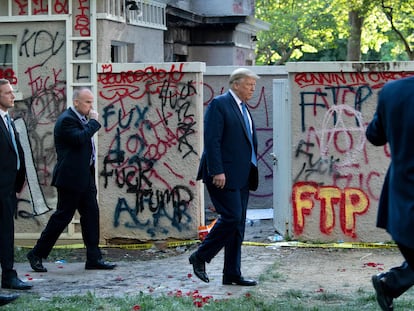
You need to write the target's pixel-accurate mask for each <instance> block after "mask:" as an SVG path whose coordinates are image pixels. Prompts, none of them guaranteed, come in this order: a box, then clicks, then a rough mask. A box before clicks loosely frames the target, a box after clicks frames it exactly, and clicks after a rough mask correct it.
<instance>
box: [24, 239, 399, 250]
mask: <svg viewBox="0 0 414 311" xmlns="http://www.w3.org/2000/svg"><path fill="white" fill-rule="evenodd" d="M197 243H200V240H185V241H173V242H166V244H165V245H166V247H168V248H172V247H180V246H186V245H193V244H197ZM243 245H245V246H262V247H308V248H355V249H357V248H395V247H397V245H396V244H394V243H374V242H372V243H370V242H342V243H305V242H298V241H281V242H274V243H260V242H249V241H244V242H243ZM20 247H23V248H32V247H33V246H20ZM100 247H101V248H122V249H134V250H145V249H150V248H152V247H156V243H142V244H108V245H100ZM54 248H60V249H82V248H85V245H84V244H67V245H55V246H54Z"/></svg>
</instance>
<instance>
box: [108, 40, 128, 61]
mask: <svg viewBox="0 0 414 311" xmlns="http://www.w3.org/2000/svg"><path fill="white" fill-rule="evenodd" d="M111 62H112V63H127V62H128V44H127V43H125V42H119V41H111Z"/></svg>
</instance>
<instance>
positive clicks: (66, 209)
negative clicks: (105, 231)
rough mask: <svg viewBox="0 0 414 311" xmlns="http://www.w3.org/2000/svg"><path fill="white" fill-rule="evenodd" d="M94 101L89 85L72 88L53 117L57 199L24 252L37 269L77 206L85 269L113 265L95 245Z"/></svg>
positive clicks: (96, 244) (95, 121)
mask: <svg viewBox="0 0 414 311" xmlns="http://www.w3.org/2000/svg"><path fill="white" fill-rule="evenodd" d="M93 102H94V96H93V93H92V92H91V91H90V90H89V89H88V88H79V89H75V90H74V92H73V107H69V108H68V109H67V110H66V111H64V112H63V113H62V114H61V115H60V116H59V118H58V119H57V121H56V124H55V130H54V139H55V148H56V153H57V163H56V166H55V168H54V170H53V178H52V185H53V186H55V187H56V188H57V194H58V202H57V208H56V211H55V212H54V213H53V215H52V216H51V217H50V219H49V222H48V223H47V225H46V228H45V229H44V230H43V232H42V234H41V236H40V238H39V240H38V241H37V243H36V245H35V247H34V248H33V249H32V250H31V251H30V252H29V253H28V254H27V258H28V259H29V262H30V266H31V267H32V269H33V270H34V271H36V272H47V269H46V268H45V267H44V266H43V263H42V259H43V258H47V257H48V255H49V253H50V252H51V250H52V248H53V246H54V245H55V243H56V241H57V239H58V238H59V236H60V234H61V233H62V232H63V230H64V229H65V228H66V226H67V225H68V224H69V223H70V221H71V220H72V218H73V216H74V214H75V211H76V210H77V211H78V212H79V215H80V224H81V228H82V237H83V241H84V243H85V246H86V264H85V269H104V270H110V269H113V268H114V267H115V266H116V265H115V264H110V263H106V262H105V261H104V260H103V259H102V254H101V251H100V249H99V246H98V244H99V207H98V202H97V198H96V195H97V189H96V184H95V147H94V144H93V140H92V137H93V135H94V134H95V133H96V132H97V131H98V130H99V128H100V127H101V124H100V123H99V122H98V113H97V112H96V111H95V110H93ZM86 117H88V118H89V120H87V119H86Z"/></svg>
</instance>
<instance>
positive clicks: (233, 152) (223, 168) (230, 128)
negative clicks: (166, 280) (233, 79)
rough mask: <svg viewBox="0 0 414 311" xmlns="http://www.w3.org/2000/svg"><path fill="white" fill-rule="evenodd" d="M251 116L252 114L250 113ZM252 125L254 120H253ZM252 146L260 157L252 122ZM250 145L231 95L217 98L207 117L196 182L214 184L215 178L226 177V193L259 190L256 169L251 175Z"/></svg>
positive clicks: (207, 112) (210, 105) (209, 108)
mask: <svg viewBox="0 0 414 311" xmlns="http://www.w3.org/2000/svg"><path fill="white" fill-rule="evenodd" d="M249 114H250V112H249ZM252 122H253V119H252ZM252 125H253V145H254V148H255V151H256V154H257V135H256V129H255V126H254V122H253V124H252ZM250 161H251V145H250V141H249V137H248V133H247V130H246V127H245V125H244V120H243V116H242V114H241V112H240V109H239V107H238V105H237V103H236V101H235V99H234V98H233V96H232V95H231V94H230V92H229V91H228V92H226V93H225V94H222V95H219V96H217V97H215V98H214V99H213V100H212V101H211V102H210V104H209V105H208V107H207V109H206V113H205V116H204V151H203V154H202V157H201V160H200V166H199V169H198V173H197V179H202V180H203V181H204V182H211V180H212V176H213V175H217V174H221V173H224V174H225V175H226V185H225V188H227V189H241V188H243V187H245V186H246V185H247V184H249V185H250V187H249V188H250V190H256V189H257V186H258V174H257V168H253V170H252V171H251V164H250Z"/></svg>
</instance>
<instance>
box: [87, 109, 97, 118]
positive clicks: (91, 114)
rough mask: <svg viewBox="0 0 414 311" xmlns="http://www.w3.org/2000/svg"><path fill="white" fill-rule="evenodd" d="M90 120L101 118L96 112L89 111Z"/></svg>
mask: <svg viewBox="0 0 414 311" xmlns="http://www.w3.org/2000/svg"><path fill="white" fill-rule="evenodd" d="M88 116H89V119H94V120H98V118H99V113H98V112H97V111H96V110H93V109H91V110H89V115H88Z"/></svg>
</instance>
